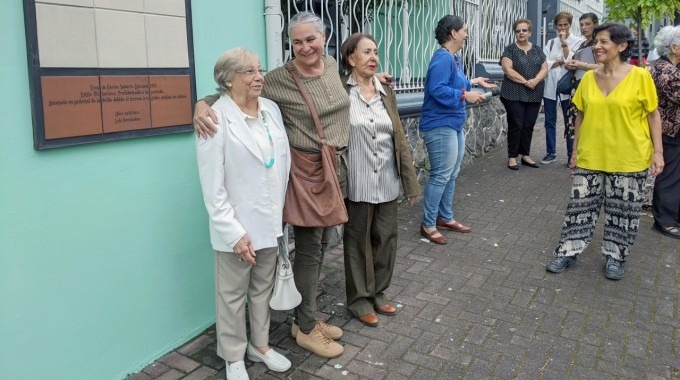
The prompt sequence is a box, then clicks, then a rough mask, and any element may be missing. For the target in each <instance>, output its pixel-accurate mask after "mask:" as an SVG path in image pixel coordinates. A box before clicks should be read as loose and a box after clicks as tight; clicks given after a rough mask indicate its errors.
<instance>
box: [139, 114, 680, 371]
mask: <svg viewBox="0 0 680 380" xmlns="http://www.w3.org/2000/svg"><path fill="white" fill-rule="evenodd" d="M544 147H545V137H544V133H543V126H542V123H541V121H540V120H539V122H538V123H537V126H536V128H535V133H534V140H533V147H532V151H533V154H532V157H533V158H534V159H535V160H536V161H540V159H541V158H542V156H543V155H544V153H545V152H544V151H545V148H544ZM558 148H559V149H558V160H557V162H556V163H553V164H551V165H542V166H541V167H540V168H538V169H533V168H530V167H524V166H523V167H521V168H520V170H519V171H511V170H508V169H507V167H506V165H507V159H506V157H507V155H506V148H505V146H504V145H503V146H500V147H497V148H496V149H495V150H492V151H491V152H489V153H488V154H487V155H486V156H484V157H483V158H481V159H479V160H477V161H476V162H475V163H473V164H472V165H471V166H469V167H467V168H465V169H464V170H462V171H461V173H460V176H459V177H458V180H457V185H456V195H455V201H454V206H455V207H454V209H455V213H456V219H458V220H461V221H464V222H465V223H467V224H470V225H471V226H472V227H473V232H472V233H470V234H458V233H454V232H443V233H444V234H445V235H446V237H447V238H448V239H449V244H448V245H446V246H437V245H434V244H431V243H429V242H426V241H423V240H422V239H421V236H420V235H419V230H418V228H419V224H420V223H421V218H422V209H421V207H422V204H418V205H416V207H414V208H408V207H401V208H400V211H399V247H398V250H397V261H396V265H395V272H394V279H393V282H392V286H391V287H390V289H389V291H388V296H389V297H390V298H391V299H392V300H393V301H394V302H396V303H397V304H398V305H400V313H399V314H397V315H396V316H394V317H381V320H380V325H379V326H378V327H376V328H371V327H366V326H363V325H362V324H360V323H358V322H357V321H356V320H353V319H351V317H350V314H349V313H348V312H347V310H346V309H345V307H344V302H345V300H344V285H343V281H344V275H343V272H342V268H343V266H342V261H343V257H342V248H341V247H338V248H336V249H334V250H333V251H332V252H330V253H329V254H327V256H326V258H325V264H324V269H323V271H324V276H323V281H322V283H321V286H320V289H321V293H320V296H319V299H318V300H319V307H320V314H319V316H320V317H322V318H323V319H328V320H329V321H330V322H331V323H334V324H336V325H338V326H341V327H343V328H344V330H345V336H344V337H343V339H341V340H340V342H341V343H342V344H344V345H345V349H346V352H345V354H344V355H343V356H341V357H339V358H336V359H331V360H326V359H321V358H318V357H316V356H314V355H311V354H309V353H307V352H306V351H304V350H302V349H300V348H299V347H297V345H296V344H295V341H294V340H293V339H292V338H291V337H290V335H289V329H290V321H289V319H288V318H287V315H286V313H281V312H275V313H274V315H273V318H272V319H273V320H272V324H271V334H270V340H271V343H272V345H273V346H275V347H276V348H277V349H278V350H279V351H280V352H282V353H284V354H286V355H287V356H288V357H289V358H290V359H291V361H292V362H293V367H292V368H291V370H289V371H288V372H287V373H283V374H279V373H274V372H271V371H267V369H266V368H265V367H264V366H263V364H261V363H251V362H249V361H246V364H247V365H248V372H249V374H250V376H251V378H253V379H254V378H257V379H283V378H286V379H479V378H494V379H495V378H498V379H510V378H518V379H537V378H546V379H552V378H555V379H571V378H589V379H609V378H619V379H680V315H679V314H680V266H679V265H678V264H679V261H680V244H678V241H677V240H672V239H669V238H666V237H662V236H661V235H659V234H657V233H655V232H653V231H652V230H651V225H652V218H651V216H650V215H649V213H648V212H645V213H644V214H643V216H642V221H641V225H640V231H639V234H638V237H637V240H636V242H635V245H634V246H633V248H632V253H631V255H630V257H629V261H628V262H627V263H626V266H625V269H626V274H625V277H624V278H623V280H621V281H616V282H615V281H610V280H607V279H605V278H604V275H603V266H604V261H603V258H602V256H601V255H600V253H599V242H600V241H601V238H602V228H601V227H599V228H598V229H597V230H596V232H595V235H594V243H593V244H592V245H591V246H590V247H588V249H587V250H586V251H585V252H584V253H583V254H582V255H581V256H580V257H579V261H578V264H577V265H576V266H575V267H572V268H570V269H569V270H568V271H566V272H564V273H562V274H559V275H555V274H551V273H547V272H546V271H545V264H546V263H547V261H548V260H549V259H550V258H551V252H552V250H553V249H554V247H555V245H556V244H557V241H558V238H559V232H560V227H561V224H562V218H563V216H564V211H565V208H566V204H567V201H568V194H569V188H570V177H569V170H568V169H567V168H566V167H565V164H566V154H565V152H564V141H563V140H562V139H559V138H558ZM214 338H215V331H214V327H212V328H210V329H208V330H207V331H206V332H204V333H203V334H201V335H200V336H198V337H196V340H195V342H188V343H187V344H185V345H183V346H182V347H179V348H178V349H177V350H176V351H174V352H172V353H171V354H170V355H167V356H165V357H164V358H162V359H159V360H162V361H163V363H164V364H162V365H159V364H155V366H154V365H151V366H150V367H149V368H148V369H146V370H144V372H142V373H140V374H139V375H137V377H131V378H145V379H146V378H154V377H153V376H156V377H155V378H170V377H171V378H176V377H177V376H179V375H180V374H181V375H182V376H187V377H188V378H192V379H200V378H205V379H210V380H216V379H224V378H225V371H224V362H223V361H221V360H220V359H219V357H217V355H216V354H215V343H214ZM180 356H184V357H185V358H186V359H187V360H182V359H181V358H180ZM169 358H170V359H172V360H168V359H169ZM173 363H177V364H178V367H179V368H175V367H172V368H170V367H169V366H172V365H173ZM197 366H200V367H198V369H195V368H196V367H197ZM189 371H193V372H189Z"/></svg>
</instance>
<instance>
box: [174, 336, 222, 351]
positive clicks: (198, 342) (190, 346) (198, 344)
mask: <svg viewBox="0 0 680 380" xmlns="http://www.w3.org/2000/svg"><path fill="white" fill-rule="evenodd" d="M214 341H215V339H214V338H213V337H211V336H209V335H205V334H203V335H200V336H199V337H198V338H196V339H194V340H192V341H191V342H189V343H187V344H185V345H184V346H182V347H181V348H179V349H178V350H177V352H179V353H180V354H182V355H184V356H191V355H193V354H195V353H197V352H198V351H200V350H202V349H203V348H204V347H205V346H207V345H208V344H210V343H212V342H214Z"/></svg>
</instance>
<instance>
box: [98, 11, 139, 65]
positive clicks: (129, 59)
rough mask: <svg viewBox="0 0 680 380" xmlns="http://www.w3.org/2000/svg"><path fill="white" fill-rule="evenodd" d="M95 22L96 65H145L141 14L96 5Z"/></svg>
mask: <svg viewBox="0 0 680 380" xmlns="http://www.w3.org/2000/svg"><path fill="white" fill-rule="evenodd" d="M95 25H96V29H97V46H98V49H97V56H98V58H99V67H101V68H115V67H128V68H145V67H148V65H147V61H146V33H145V29H144V15H143V14H141V13H133V12H120V11H112V10H105V9H96V10H95Z"/></svg>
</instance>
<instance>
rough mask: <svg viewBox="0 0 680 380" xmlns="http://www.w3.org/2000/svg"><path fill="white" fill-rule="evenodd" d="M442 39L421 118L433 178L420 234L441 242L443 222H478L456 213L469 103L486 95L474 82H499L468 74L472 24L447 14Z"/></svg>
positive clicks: (452, 226) (455, 225) (450, 225)
mask: <svg viewBox="0 0 680 380" xmlns="http://www.w3.org/2000/svg"><path fill="white" fill-rule="evenodd" d="M434 33H435V38H436V39H437V42H439V44H440V45H441V48H440V49H437V50H436V51H435V52H434V55H433V56H432V60H431V61H430V65H429V67H428V69H427V76H426V78H425V98H424V100H423V109H422V114H421V118H420V136H421V137H422V138H423V141H424V142H425V146H426V147H427V155H428V158H429V160H430V178H429V179H428V181H427V184H426V185H425V194H424V202H423V214H424V215H423V224H422V225H421V226H420V234H421V235H423V236H424V237H426V238H427V239H429V240H430V241H431V242H433V243H436V244H446V238H445V237H444V236H442V235H441V234H440V233H439V232H438V231H437V227H442V228H446V229H449V230H452V231H457V232H470V231H472V228H470V227H468V226H466V225H463V224H461V223H460V222H457V221H456V220H455V219H454V217H453V193H454V189H455V185H456V177H457V176H458V172H459V171H460V164H461V162H462V161H463V154H464V153H465V135H464V133H463V127H464V125H465V117H466V111H465V107H466V104H467V103H480V102H482V101H484V95H483V94H482V93H480V92H471V91H470V89H471V87H472V86H473V85H480V86H482V87H484V88H493V87H496V85H494V84H490V83H488V82H487V78H482V77H479V78H475V79H472V80H470V79H468V78H467V77H466V76H465V72H464V71H463V65H462V59H461V57H460V54H459V51H460V49H461V48H462V47H463V45H464V44H465V40H467V37H468V33H467V24H466V23H465V21H464V20H463V19H462V18H460V17H458V16H453V15H448V16H444V18H442V19H441V20H439V22H438V23H437V28H436V29H435V31H434Z"/></svg>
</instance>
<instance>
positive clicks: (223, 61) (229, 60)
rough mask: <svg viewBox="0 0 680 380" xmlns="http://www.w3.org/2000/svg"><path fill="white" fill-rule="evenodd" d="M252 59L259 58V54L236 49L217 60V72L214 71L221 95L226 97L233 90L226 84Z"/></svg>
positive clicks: (242, 48) (230, 50) (239, 48)
mask: <svg viewBox="0 0 680 380" xmlns="http://www.w3.org/2000/svg"><path fill="white" fill-rule="evenodd" d="M252 57H255V58H258V57H257V54H255V53H254V52H252V51H250V50H248V49H246V48H244V47H235V48H233V49H229V50H227V51H225V52H224V53H222V55H221V56H220V57H219V58H218V59H217V63H215V70H214V71H213V76H214V77H215V82H216V83H217V86H218V87H217V91H219V92H220V94H222V95H224V94H226V93H228V92H229V91H230V90H231V88H229V87H227V84H226V82H228V81H231V80H232V79H234V75H236V71H238V70H243V68H244V64H245V61H246V60H247V59H248V58H252Z"/></svg>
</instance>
